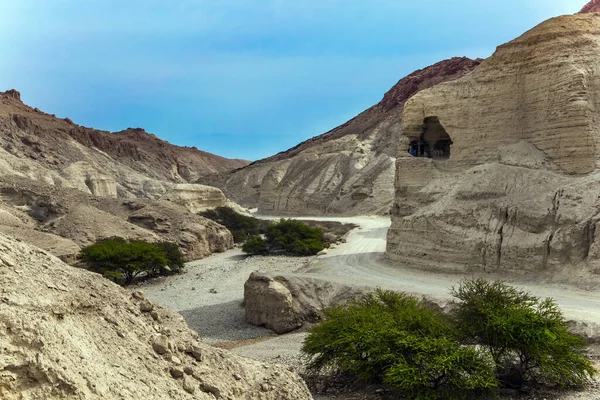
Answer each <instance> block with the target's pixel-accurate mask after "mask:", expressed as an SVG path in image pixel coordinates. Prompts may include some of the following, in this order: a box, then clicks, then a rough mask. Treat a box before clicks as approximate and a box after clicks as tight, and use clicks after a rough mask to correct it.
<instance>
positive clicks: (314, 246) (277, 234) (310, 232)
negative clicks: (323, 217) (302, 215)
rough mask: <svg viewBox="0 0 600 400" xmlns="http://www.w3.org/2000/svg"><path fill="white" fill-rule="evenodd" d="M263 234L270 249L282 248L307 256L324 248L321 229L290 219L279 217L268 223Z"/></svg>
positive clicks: (288, 251) (291, 252)
mask: <svg viewBox="0 0 600 400" xmlns="http://www.w3.org/2000/svg"><path fill="white" fill-rule="evenodd" d="M265 235H266V237H267V242H268V243H269V248H270V249H271V250H283V251H285V252H287V253H290V254H294V255H299V256H309V255H313V254H317V253H318V252H319V251H321V250H323V249H324V248H325V245H324V243H323V231H321V230H320V229H318V228H313V227H312V226H309V225H306V224H303V223H302V222H300V221H295V220H292V219H281V220H280V221H279V222H278V223H276V224H272V225H269V226H268V227H267V229H266V231H265Z"/></svg>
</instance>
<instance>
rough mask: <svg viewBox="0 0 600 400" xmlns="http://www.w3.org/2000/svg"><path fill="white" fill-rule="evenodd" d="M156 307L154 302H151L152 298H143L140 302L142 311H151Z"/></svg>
mask: <svg viewBox="0 0 600 400" xmlns="http://www.w3.org/2000/svg"><path fill="white" fill-rule="evenodd" d="M153 309H154V304H152V302H150V300H146V299H145V300H142V302H141V303H140V311H141V312H150V311H152V310H153Z"/></svg>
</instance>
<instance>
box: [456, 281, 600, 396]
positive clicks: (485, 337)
mask: <svg viewBox="0 0 600 400" xmlns="http://www.w3.org/2000/svg"><path fill="white" fill-rule="evenodd" d="M452 294H453V296H454V297H456V298H457V299H458V302H456V306H457V308H456V312H455V317H456V320H457V326H458V330H459V332H461V334H462V336H463V338H464V339H465V340H467V341H469V342H470V343H473V344H477V345H480V346H483V347H484V348H487V350H488V351H489V353H490V354H491V356H492V358H493V359H494V362H495V364H496V369H497V374H498V376H499V378H500V379H501V380H502V381H503V383H504V384H505V385H507V386H512V387H519V386H521V385H522V384H523V383H525V382H535V383H542V384H553V385H559V386H582V385H585V384H587V383H588V382H589V379H590V378H591V376H592V375H593V374H594V373H595V370H594V368H593V367H592V364H591V363H590V361H589V360H588V359H587V358H586V357H585V356H584V355H583V349H584V342H583V340H582V339H580V338H578V337H577V336H575V335H573V334H571V333H570V332H569V331H568V328H567V324H566V322H565V320H564V318H563V315H562V313H561V312H560V310H559V308H558V306H557V304H556V303H555V302H554V301H553V300H552V299H544V300H541V299H539V298H537V297H535V296H532V295H531V294H529V293H527V292H524V291H522V290H518V289H515V288H514V287H511V286H508V285H506V284H504V283H502V282H500V281H496V282H488V281H485V280H483V279H472V280H465V281H463V282H461V283H460V285H459V286H458V287H457V288H453V289H452Z"/></svg>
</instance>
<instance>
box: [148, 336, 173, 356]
mask: <svg viewBox="0 0 600 400" xmlns="http://www.w3.org/2000/svg"><path fill="white" fill-rule="evenodd" d="M152 348H153V349H154V351H155V352H157V353H158V354H165V353H166V352H168V351H169V338H167V337H166V336H165V335H156V336H155V337H154V340H153V341H152Z"/></svg>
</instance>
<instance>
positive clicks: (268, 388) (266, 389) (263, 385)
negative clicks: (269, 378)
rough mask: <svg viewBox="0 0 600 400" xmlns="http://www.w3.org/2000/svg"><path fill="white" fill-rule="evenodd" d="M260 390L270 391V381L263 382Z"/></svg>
mask: <svg viewBox="0 0 600 400" xmlns="http://www.w3.org/2000/svg"><path fill="white" fill-rule="evenodd" d="M260 390H261V391H262V392H268V391H269V390H271V386H270V385H269V384H268V383H261V384H260Z"/></svg>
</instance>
